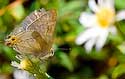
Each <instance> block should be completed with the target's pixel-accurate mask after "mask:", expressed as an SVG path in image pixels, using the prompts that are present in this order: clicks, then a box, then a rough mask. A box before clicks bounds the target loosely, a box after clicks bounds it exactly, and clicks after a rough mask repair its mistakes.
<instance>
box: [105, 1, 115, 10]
mask: <svg viewBox="0 0 125 79" xmlns="http://www.w3.org/2000/svg"><path fill="white" fill-rule="evenodd" d="M104 6H106V7H109V8H112V9H114V0H105V5H104Z"/></svg>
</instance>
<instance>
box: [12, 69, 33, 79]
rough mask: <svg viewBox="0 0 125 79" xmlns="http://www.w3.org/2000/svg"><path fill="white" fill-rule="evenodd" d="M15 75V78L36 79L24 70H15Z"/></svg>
mask: <svg viewBox="0 0 125 79" xmlns="http://www.w3.org/2000/svg"><path fill="white" fill-rule="evenodd" d="M13 76H14V79H35V78H34V77H33V76H32V75H31V74H29V72H27V71H24V70H15V71H14V74H13Z"/></svg>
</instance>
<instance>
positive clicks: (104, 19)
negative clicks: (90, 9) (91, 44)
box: [96, 8, 115, 28]
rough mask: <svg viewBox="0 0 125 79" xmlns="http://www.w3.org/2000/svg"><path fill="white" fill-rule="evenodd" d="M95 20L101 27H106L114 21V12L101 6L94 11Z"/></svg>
mask: <svg viewBox="0 0 125 79" xmlns="http://www.w3.org/2000/svg"><path fill="white" fill-rule="evenodd" d="M96 16H97V21H98V23H99V25H100V26H101V27H102V28H106V27H108V26H109V25H111V24H112V23H113V21H114V16H115V12H114V11H113V10H112V9H110V8H101V9H100V11H99V12H97V13H96Z"/></svg>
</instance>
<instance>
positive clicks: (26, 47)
mask: <svg viewBox="0 0 125 79" xmlns="http://www.w3.org/2000/svg"><path fill="white" fill-rule="evenodd" d="M16 37H18V39H19V40H18V42H17V43H16V44H15V45H14V46H13V48H14V49H15V50H16V51H17V52H19V53H21V54H22V53H23V54H24V53H29V54H34V55H36V56H42V57H43V56H45V55H46V54H48V53H49V51H47V50H49V48H48V45H47V43H46V41H45V40H44V39H43V38H42V37H41V35H40V34H39V33H38V32H36V31H24V32H22V33H20V35H18V36H16ZM41 47H42V48H41Z"/></svg>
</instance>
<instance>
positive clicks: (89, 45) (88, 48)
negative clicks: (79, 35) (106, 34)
mask: <svg viewBox="0 0 125 79" xmlns="http://www.w3.org/2000/svg"><path fill="white" fill-rule="evenodd" d="M95 42H96V40H95V38H92V39H90V40H88V41H87V42H86V43H85V46H84V47H85V49H86V51H87V52H90V51H91V50H92V48H93V46H94V44H95Z"/></svg>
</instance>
